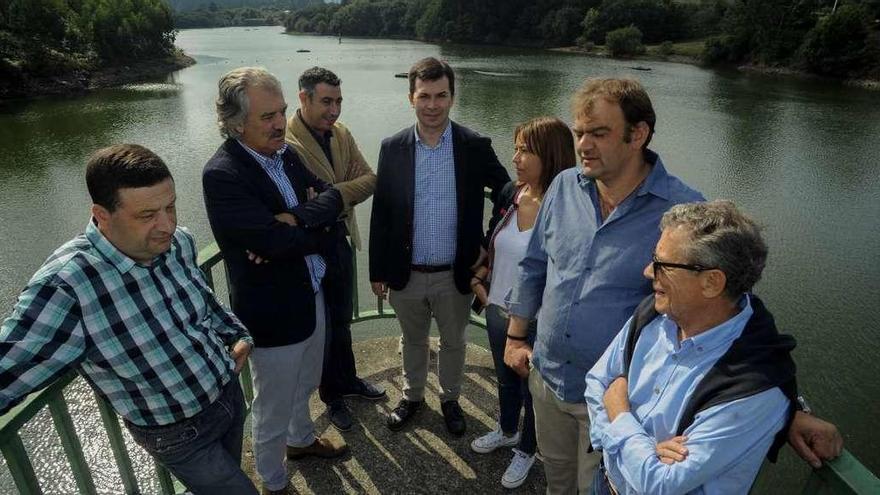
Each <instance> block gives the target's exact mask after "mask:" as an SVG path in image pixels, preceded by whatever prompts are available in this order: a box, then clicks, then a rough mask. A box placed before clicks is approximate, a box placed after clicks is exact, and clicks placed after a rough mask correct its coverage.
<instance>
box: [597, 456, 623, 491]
mask: <svg viewBox="0 0 880 495" xmlns="http://www.w3.org/2000/svg"><path fill="white" fill-rule="evenodd" d="M599 469H601V470H602V477H603V478H605V486H607V487H608V491H609V492H610V493H611V495H619V494H620V492H618V491H617V488H616V487H615V486H614V483H612V482H611V478H609V477H608V471H607V470H606V469H605V460H604V459H602V460H600V461H599Z"/></svg>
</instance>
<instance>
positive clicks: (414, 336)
mask: <svg viewBox="0 0 880 495" xmlns="http://www.w3.org/2000/svg"><path fill="white" fill-rule="evenodd" d="M472 299H473V296H472V295H470V294H462V293H460V292H458V289H456V288H455V281H454V280H453V278H452V270H448V271H445V272H439V273H420V272H412V273H411V274H410V279H409V283H408V284H407V285H406V287H404V288H403V290H392V291H390V294H389V296H388V302H389V303H391V307H392V308H394V312H395V313H396V314H397V321H399V322H400V329H401V331H402V332H403V339H402V341H403V353H402V354H403V398H404V399H406V400H409V401H420V400H423V399H424V398H425V383H426V382H427V380H428V360H429V357H430V347H429V344H428V335H429V332H430V330H431V317H432V316H433V317H434V319H435V320H436V321H437V327H438V329H439V331H440V352H439V355H438V359H437V375H438V376H439V378H440V400H441V401H447V400H458V396H459V394H460V393H461V380H462V377H463V376H464V359H465V351H466V350H467V339H466V338H465V333H464V332H465V328H467V323H468V316H469V315H470V305H471V300H472Z"/></svg>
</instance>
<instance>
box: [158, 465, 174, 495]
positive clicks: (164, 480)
mask: <svg viewBox="0 0 880 495" xmlns="http://www.w3.org/2000/svg"><path fill="white" fill-rule="evenodd" d="M153 463H154V464H155V465H156V477H157V478H159V493H161V494H162V495H174V494H175V493H176V491H175V490H174V482H173V481H171V473H169V472H168V470H167V469H165V467H164V466H162V465H161V464H159V463H158V462H156V460H155V459H153Z"/></svg>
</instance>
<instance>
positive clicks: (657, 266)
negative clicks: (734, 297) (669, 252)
mask: <svg viewBox="0 0 880 495" xmlns="http://www.w3.org/2000/svg"><path fill="white" fill-rule="evenodd" d="M651 266H652V267H653V269H654V278H657V274H658V273H659V272H660V270H662V269H663V268H681V269H682V270H688V271H692V272H705V271H708V270H716V269H717V267H711V266H703V265H697V264H693V265H687V264H684V263H667V262H665V261H660V260H658V259H657V255H656V254H654V255H652V256H651Z"/></svg>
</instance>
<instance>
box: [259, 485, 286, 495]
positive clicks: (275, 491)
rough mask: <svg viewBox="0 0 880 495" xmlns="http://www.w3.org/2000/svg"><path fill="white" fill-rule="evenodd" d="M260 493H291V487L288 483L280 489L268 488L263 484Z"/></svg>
mask: <svg viewBox="0 0 880 495" xmlns="http://www.w3.org/2000/svg"><path fill="white" fill-rule="evenodd" d="M260 495H293V488H292V487H291V486H290V483H288V484H287V486H285V487H284V488H282V489H280V490H270V489H268V488H266V487H265V486H264V487H262V488H261V489H260Z"/></svg>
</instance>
